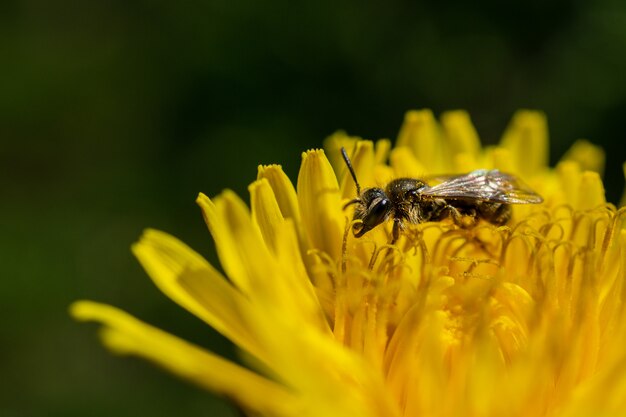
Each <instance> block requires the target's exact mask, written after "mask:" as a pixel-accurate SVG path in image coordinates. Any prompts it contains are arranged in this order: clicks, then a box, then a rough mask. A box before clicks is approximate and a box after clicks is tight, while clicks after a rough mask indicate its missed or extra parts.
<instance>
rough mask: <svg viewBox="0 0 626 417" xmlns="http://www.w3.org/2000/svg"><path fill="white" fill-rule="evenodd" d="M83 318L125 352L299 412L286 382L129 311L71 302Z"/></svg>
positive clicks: (217, 388) (245, 401)
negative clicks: (98, 324) (97, 325)
mask: <svg viewBox="0 0 626 417" xmlns="http://www.w3.org/2000/svg"><path fill="white" fill-rule="evenodd" d="M70 311H71V314H72V316H73V317H74V318H75V319H77V320H81V321H97V322H101V323H102V324H104V325H105V328H104V329H103V332H102V333H101V335H102V339H103V342H104V344H105V345H106V346H108V347H109V348H110V349H111V350H113V351H114V352H116V353H119V354H125V355H137V356H141V357H144V358H146V359H148V360H150V361H152V362H154V363H156V364H158V365H160V366H162V367H164V368H166V369H167V370H169V371H170V372H172V373H174V374H176V375H178V376H180V377H182V378H185V379H187V380H190V381H193V382H195V383H196V384H198V385H200V386H201V387H203V388H206V389H208V390H210V391H213V392H217V393H219V394H222V395H225V396H227V397H230V398H233V399H234V400H235V401H236V402H237V403H238V404H241V405H242V406H243V407H244V408H246V409H249V410H251V411H254V412H257V413H262V414H264V415H280V416H293V415H297V414H298V411H297V409H296V400H295V398H294V396H293V394H291V393H290V392H289V391H288V390H287V389H286V388H285V387H282V386H280V385H279V384H277V383H275V382H272V381H270V380H268V379H265V378H263V377H261V376H260V375H257V374H255V373H254V372H251V371H249V370H247V369H245V368H242V367H241V366H238V365H236V364H234V363H232V362H229V361H227V360H225V359H223V358H221V357H219V356H217V355H215V354H213V353H210V352H208V351H206V350H203V349H201V348H199V347H197V346H195V345H193V344H191V343H188V342H185V341H184V340H181V339H179V338H177V337H175V336H173V335H170V334H168V333H165V332H163V331H161V330H159V329H157V328H155V327H152V326H150V325H148V324H146V323H143V322H141V321H139V320H137V319H136V318H134V317H132V316H130V315H128V314H126V313H125V312H123V311H121V310H119V309H117V308H114V307H111V306H108V305H105V304H99V303H94V302H91V301H79V302H76V303H74V304H72V306H71V307H70Z"/></svg>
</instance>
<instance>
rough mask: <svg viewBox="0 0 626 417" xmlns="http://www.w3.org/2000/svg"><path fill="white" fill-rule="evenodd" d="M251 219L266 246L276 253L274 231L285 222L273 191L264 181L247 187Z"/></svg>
mask: <svg viewBox="0 0 626 417" xmlns="http://www.w3.org/2000/svg"><path fill="white" fill-rule="evenodd" d="M248 190H249V191H250V206H251V209H252V218H253V219H254V222H255V223H256V224H257V226H258V227H259V230H260V231H261V234H262V235H263V240H265V243H266V245H267V246H268V247H269V248H270V249H271V250H272V251H273V252H274V253H275V252H276V245H277V241H276V229H277V228H279V227H280V225H281V224H282V223H283V222H284V221H285V220H284V219H283V215H282V213H281V211H280V207H278V203H277V202H276V197H275V196H274V191H272V187H271V186H270V184H269V182H268V181H267V180H266V179H261V180H258V181H255V182H253V183H252V184H250V186H249V187H248Z"/></svg>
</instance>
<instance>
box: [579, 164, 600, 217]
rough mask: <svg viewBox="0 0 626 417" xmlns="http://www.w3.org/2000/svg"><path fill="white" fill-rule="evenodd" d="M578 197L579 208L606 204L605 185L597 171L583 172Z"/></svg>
mask: <svg viewBox="0 0 626 417" xmlns="http://www.w3.org/2000/svg"><path fill="white" fill-rule="evenodd" d="M578 197H579V200H578V209H579V210H591V209H595V208H598V207H600V206H603V205H604V204H606V199H605V197H604V186H603V185H602V180H601V179H600V175H599V174H598V173H597V172H592V171H586V172H583V176H582V179H581V182H580V191H579V192H578Z"/></svg>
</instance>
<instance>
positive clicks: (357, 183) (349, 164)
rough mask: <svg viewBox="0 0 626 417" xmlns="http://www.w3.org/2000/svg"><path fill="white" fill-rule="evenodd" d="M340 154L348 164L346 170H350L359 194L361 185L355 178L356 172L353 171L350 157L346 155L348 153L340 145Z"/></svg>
mask: <svg viewBox="0 0 626 417" xmlns="http://www.w3.org/2000/svg"><path fill="white" fill-rule="evenodd" d="M341 155H343V160H344V161H346V165H347V166H348V171H350V175H352V179H353V180H354V183H355V184H356V193H357V195H359V196H360V195H361V186H360V185H359V181H358V180H357V179H356V174H355V173H354V168H352V162H350V158H349V157H348V153H347V152H346V148H344V147H343V146H342V147H341Z"/></svg>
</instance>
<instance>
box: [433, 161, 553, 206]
mask: <svg viewBox="0 0 626 417" xmlns="http://www.w3.org/2000/svg"><path fill="white" fill-rule="evenodd" d="M421 194H422V195H426V196H432V197H441V198H458V199H474V200H481V201H489V202H494V203H506V204H538V203H541V202H542V201H543V198H541V196H540V195H539V194H537V193H535V192H534V191H533V190H531V189H530V188H529V187H528V186H527V185H526V184H524V183H523V182H521V181H520V180H519V179H517V178H516V177H515V176H513V175H511V174H506V173H504V172H501V171H499V170H497V169H492V170H487V169H479V170H476V171H472V172H470V173H469V174H465V175H457V176H451V177H447V178H446V179H445V180H444V181H443V182H442V183H441V184H437V185H435V186H432V187H427V188H426V189H424V190H422V192H421Z"/></svg>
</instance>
